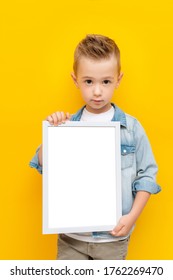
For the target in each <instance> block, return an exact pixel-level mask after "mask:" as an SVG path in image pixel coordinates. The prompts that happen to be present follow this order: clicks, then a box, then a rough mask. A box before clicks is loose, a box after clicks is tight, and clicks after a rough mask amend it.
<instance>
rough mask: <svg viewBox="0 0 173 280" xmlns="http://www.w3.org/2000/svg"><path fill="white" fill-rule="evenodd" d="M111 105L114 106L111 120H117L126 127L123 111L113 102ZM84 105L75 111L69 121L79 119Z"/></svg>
mask: <svg viewBox="0 0 173 280" xmlns="http://www.w3.org/2000/svg"><path fill="white" fill-rule="evenodd" d="M111 105H112V106H113V107H114V115H113V118H112V120H111V121H114V122H115V121H119V122H120V124H121V125H122V126H125V127H127V122H126V115H125V113H124V112H123V111H122V110H121V109H120V108H119V107H118V106H117V105H115V104H114V103H111ZM85 107H86V105H84V106H83V107H82V108H81V109H80V110H79V111H77V113H76V114H74V115H73V116H72V117H71V121H80V119H81V116H82V112H83V110H84V108H85Z"/></svg>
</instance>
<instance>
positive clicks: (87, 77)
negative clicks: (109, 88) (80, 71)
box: [82, 76, 114, 80]
mask: <svg viewBox="0 0 173 280" xmlns="http://www.w3.org/2000/svg"><path fill="white" fill-rule="evenodd" d="M82 79H94V78H93V77H89V76H84V77H82ZM101 79H102V80H106V79H112V80H113V79H114V77H111V76H107V77H103V78H101Z"/></svg>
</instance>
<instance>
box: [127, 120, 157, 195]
mask: <svg viewBox="0 0 173 280" xmlns="http://www.w3.org/2000/svg"><path fill="white" fill-rule="evenodd" d="M134 137H135V141H136V170H137V172H136V178H135V180H134V181H133V183H132V191H133V194H134V195H135V194H136V192H138V191H147V192H149V193H151V194H156V193H158V192H160V191H161V187H160V186H159V185H158V184H157V183H156V175H157V172H158V167H157V164H156V161H155V159H154V155H153V152H152V149H151V145H150V143H149V140H148V137H147V136H146V133H145V131H144V129H143V127H142V126H141V124H140V123H139V122H138V121H137V120H136V123H135V127H134Z"/></svg>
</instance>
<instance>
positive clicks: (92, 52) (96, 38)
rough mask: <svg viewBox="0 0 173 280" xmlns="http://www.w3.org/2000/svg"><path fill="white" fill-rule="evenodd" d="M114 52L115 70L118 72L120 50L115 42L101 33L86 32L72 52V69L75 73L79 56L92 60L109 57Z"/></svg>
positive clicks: (119, 68) (119, 67)
mask: <svg viewBox="0 0 173 280" xmlns="http://www.w3.org/2000/svg"><path fill="white" fill-rule="evenodd" d="M112 54H114V55H115V57H116V59H117V70H118V73H120V70H121V65H120V50H119V48H118V46H117V45H116V43H115V42H114V41H113V40H112V39H110V38H108V37H106V36H103V35H99V34H88V35H87V36H86V37H85V38H84V39H83V40H82V41H80V42H79V44H78V45H77V47H76V49H75V52H74V63H73V70H74V73H75V74H77V67H78V63H79V60H80V59H81V57H87V58H90V59H93V60H100V59H106V58H110V57H111V55H112Z"/></svg>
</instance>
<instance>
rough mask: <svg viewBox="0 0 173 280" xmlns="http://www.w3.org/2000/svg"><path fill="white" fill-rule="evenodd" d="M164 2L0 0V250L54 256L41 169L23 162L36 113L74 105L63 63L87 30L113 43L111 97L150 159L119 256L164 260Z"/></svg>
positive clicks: (167, 84) (168, 226)
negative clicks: (140, 202)
mask: <svg viewBox="0 0 173 280" xmlns="http://www.w3.org/2000/svg"><path fill="white" fill-rule="evenodd" d="M172 8H173V4H172V1H171V0H170V1H168V0H165V1H156V0H154V1H151V0H145V1H139V0H134V1H128V0H127V1H116V0H114V1H113V0H112V1H111V0H83V1H82V0H80V1H79V0H73V1H67V0H66V1H62V3H59V1H55V0H54V1H53V0H50V1H40V0H39V1H35V0H25V1H24V0H23V1H22V0H21V1H19V0H16V1H14V0H13V1H8V0H7V1H4V3H3V2H1V7H0V28H1V32H0V34H1V35H0V36H1V44H0V65H1V68H0V79H1V81H0V91H1V95H0V96H1V98H0V100H1V103H0V104H1V107H0V114H1V116H0V129H1V137H0V147H1V158H0V162H1V168H0V170H1V175H0V191H1V192H0V208H1V209H0V227H1V229H0V259H55V256H56V239H57V238H56V235H42V187H41V176H40V175H39V174H38V173H37V172H36V171H35V170H34V169H31V168H29V166H28V163H29V161H30V159H31V158H32V156H33V155H34V153H35V149H36V147H37V146H38V145H39V144H40V143H41V137H42V136H41V122H42V120H44V119H45V118H46V117H47V115H49V114H50V113H52V112H54V111H58V110H63V111H69V112H70V113H74V112H76V110H77V109H79V108H80V107H81V106H82V105H83V101H82V99H81V97H80V94H79V91H78V90H77V89H76V88H75V86H74V84H73V82H72V80H71V77H70V72H71V71H72V63H73V52H74V48H75V47H76V45H77V43H78V42H79V41H80V40H81V39H82V38H83V37H85V35H86V34H88V33H100V34H104V35H106V36H109V37H111V38H113V39H114V40H115V41H116V42H117V44H118V46H119V47H120V50H121V61H122V70H123V72H124V77H123V80H122V83H121V85H120V88H119V89H118V90H117V91H116V92H115V95H114V98H113V102H115V103H117V105H118V106H120V107H121V108H122V109H123V110H124V111H126V112H127V113H129V114H131V115H134V116H136V117H137V118H138V119H139V121H140V122H141V123H142V125H143V126H144V128H145V130H146V132H147V134H148V137H149V139H150V142H151V145H152V148H153V152H154V155H155V158H156V160H157V163H158V165H159V174H158V177H157V178H158V183H159V184H160V185H161V186H162V192H161V193H160V194H158V195H153V196H152V198H151V199H150V201H149V203H148V205H147V206H146V208H145V210H144V212H143V213H142V215H141V217H140V218H139V220H138V222H137V226H136V229H135V231H134V233H133V235H132V237H131V243H130V246H129V252H128V259H173V241H172V236H173V222H172V220H173V218H172V216H173V203H172V200H173V186H172V180H173V179H172V176H173V172H172V158H173V154H172V147H173V144H172V143H173V136H172V101H173V98H172V94H173V87H172V65H173V55H172V52H173V36H172V30H173V20H172V10H173V9H172ZM60 214H61V213H60Z"/></svg>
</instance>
